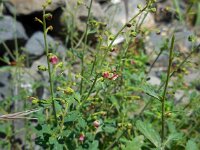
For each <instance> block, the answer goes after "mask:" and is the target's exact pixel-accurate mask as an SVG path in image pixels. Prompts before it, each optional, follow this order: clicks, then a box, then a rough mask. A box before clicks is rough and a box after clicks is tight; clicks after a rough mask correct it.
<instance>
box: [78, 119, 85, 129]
mask: <svg viewBox="0 0 200 150" xmlns="http://www.w3.org/2000/svg"><path fill="white" fill-rule="evenodd" d="M78 126H79V127H81V128H85V127H86V126H87V122H86V121H85V120H84V119H83V118H80V119H79V120H78Z"/></svg>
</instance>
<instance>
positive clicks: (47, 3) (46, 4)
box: [42, 0, 52, 8]
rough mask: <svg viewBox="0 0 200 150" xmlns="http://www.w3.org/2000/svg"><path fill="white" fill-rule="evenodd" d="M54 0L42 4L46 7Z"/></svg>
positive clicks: (47, 0)
mask: <svg viewBox="0 0 200 150" xmlns="http://www.w3.org/2000/svg"><path fill="white" fill-rule="evenodd" d="M51 3H52V0H46V2H45V3H44V4H43V5H42V7H43V8H46V7H47V6H48V5H51Z"/></svg>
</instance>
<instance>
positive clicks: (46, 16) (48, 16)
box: [44, 13, 53, 20]
mask: <svg viewBox="0 0 200 150" xmlns="http://www.w3.org/2000/svg"><path fill="white" fill-rule="evenodd" d="M44 16H45V18H46V19H48V20H51V19H52V18H53V16H52V14H51V13H47V14H45V15H44Z"/></svg>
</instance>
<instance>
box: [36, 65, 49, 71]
mask: <svg viewBox="0 0 200 150" xmlns="http://www.w3.org/2000/svg"><path fill="white" fill-rule="evenodd" d="M38 70H40V71H47V68H46V67H45V66H43V65H39V66H38Z"/></svg>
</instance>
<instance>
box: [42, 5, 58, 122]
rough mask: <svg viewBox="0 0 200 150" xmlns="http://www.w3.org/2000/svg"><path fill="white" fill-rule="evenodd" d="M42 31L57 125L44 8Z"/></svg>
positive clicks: (54, 110)
mask: <svg viewBox="0 0 200 150" xmlns="http://www.w3.org/2000/svg"><path fill="white" fill-rule="evenodd" d="M43 32H44V33H43V34H44V45H45V51H46V57H47V64H48V74H49V84H50V92H51V101H52V108H53V115H54V118H55V124H56V125H57V117H56V107H55V102H54V92H53V80H52V74H51V67H50V62H49V49H48V44H47V27H46V18H45V8H43Z"/></svg>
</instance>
